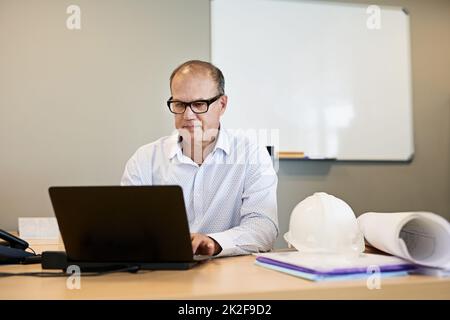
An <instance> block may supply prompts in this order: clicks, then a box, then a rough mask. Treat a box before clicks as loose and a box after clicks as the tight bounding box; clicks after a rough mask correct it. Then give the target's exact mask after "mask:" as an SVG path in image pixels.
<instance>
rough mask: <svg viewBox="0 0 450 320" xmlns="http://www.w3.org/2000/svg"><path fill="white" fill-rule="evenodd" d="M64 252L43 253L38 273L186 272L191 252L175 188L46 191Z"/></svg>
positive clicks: (181, 202)
mask: <svg viewBox="0 0 450 320" xmlns="http://www.w3.org/2000/svg"><path fill="white" fill-rule="evenodd" d="M49 193H50V199H51V202H52V205H53V209H54V212H55V216H56V219H57V221H58V225H59V230H60V232H61V237H62V240H63V242H64V246H65V250H66V252H65V253H64V252H44V253H43V254H42V267H43V268H44V269H67V267H68V266H70V265H77V266H79V267H80V269H81V270H82V271H95V270H99V269H113V268H127V267H133V266H137V267H139V268H141V269H151V270H155V269H158V270H160V269H172V270H176V269H188V268H191V267H192V266H194V265H195V264H196V263H197V261H196V260H195V258H194V256H193V253H192V245H191V238H190V233H189V225H188V220H187V216H186V209H185V205H184V198H183V191H182V189H181V187H180V186H122V187H120V186H76V187H50V188H49Z"/></svg>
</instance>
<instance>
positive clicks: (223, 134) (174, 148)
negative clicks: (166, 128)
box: [167, 126, 230, 159]
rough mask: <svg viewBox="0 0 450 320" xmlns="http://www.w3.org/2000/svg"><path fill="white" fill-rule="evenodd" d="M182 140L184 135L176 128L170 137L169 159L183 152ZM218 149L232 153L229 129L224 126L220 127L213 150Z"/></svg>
mask: <svg viewBox="0 0 450 320" xmlns="http://www.w3.org/2000/svg"><path fill="white" fill-rule="evenodd" d="M181 140H182V137H181V136H180V133H179V132H178V130H175V131H174V132H173V134H172V135H171V136H170V137H169V140H168V151H167V156H168V157H169V159H172V158H173V157H175V156H176V155H177V154H178V153H182V150H181V145H180V142H181ZM216 149H222V150H223V151H224V152H225V153H226V154H227V155H228V154H230V137H229V136H228V133H227V131H226V130H225V129H224V128H223V127H222V126H220V127H219V134H218V137H217V142H216V145H215V146H214V150H213V152H214V151H216Z"/></svg>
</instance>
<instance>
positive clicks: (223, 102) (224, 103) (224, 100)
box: [219, 95, 228, 115]
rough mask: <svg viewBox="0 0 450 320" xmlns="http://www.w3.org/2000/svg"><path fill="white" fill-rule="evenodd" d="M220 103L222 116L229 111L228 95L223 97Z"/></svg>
mask: <svg viewBox="0 0 450 320" xmlns="http://www.w3.org/2000/svg"><path fill="white" fill-rule="evenodd" d="M219 103H220V115H223V114H224V112H225V110H226V109H227V104H228V96H226V95H223V96H221V97H220V99H219Z"/></svg>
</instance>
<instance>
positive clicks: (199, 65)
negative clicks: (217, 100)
mask: <svg viewBox="0 0 450 320" xmlns="http://www.w3.org/2000/svg"><path fill="white" fill-rule="evenodd" d="M185 69H190V70H193V71H197V70H200V69H203V70H206V71H207V72H208V74H209V76H211V78H212V79H213V80H214V81H215V82H216V84H217V91H218V92H219V94H225V79H224V77H223V74H222V71H220V69H219V68H217V67H216V66H215V65H213V64H212V63H209V62H206V61H201V60H189V61H186V62H185V63H183V64H181V65H179V66H178V67H177V68H176V69H175V70H173V72H172V74H171V76H170V89H171V90H172V80H173V78H174V77H175V75H176V74H177V73H178V72H180V71H182V70H185Z"/></svg>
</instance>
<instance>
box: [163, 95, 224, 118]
mask: <svg viewBox="0 0 450 320" xmlns="http://www.w3.org/2000/svg"><path fill="white" fill-rule="evenodd" d="M221 96H223V94H219V95H217V96H215V97H214V98H211V99H209V100H195V101H191V102H183V101H179V100H172V97H170V99H169V100H167V106H168V107H169V110H170V112H172V113H175V114H183V113H184V112H185V111H186V108H187V107H188V106H189V108H191V110H192V112H193V113H197V114H199V113H206V112H208V110H209V106H210V105H211V104H213V103H214V102H215V101H216V100H217V99H219V98H220V97H221Z"/></svg>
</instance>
